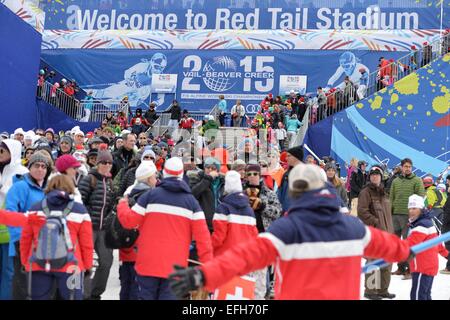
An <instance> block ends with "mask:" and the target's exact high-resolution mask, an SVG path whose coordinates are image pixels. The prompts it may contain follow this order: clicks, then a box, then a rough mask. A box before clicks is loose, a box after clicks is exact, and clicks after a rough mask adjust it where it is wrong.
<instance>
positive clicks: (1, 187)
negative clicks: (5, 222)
mask: <svg viewBox="0 0 450 320" xmlns="http://www.w3.org/2000/svg"><path fill="white" fill-rule="evenodd" d="M2 142H3V143H4V144H5V145H6V146H7V147H8V150H9V153H10V154H11V160H10V161H9V163H8V164H6V165H5V166H4V167H3V170H2V171H1V172H0V208H2V207H3V206H4V204H5V199H6V193H7V192H8V190H9V189H10V188H11V186H12V184H13V177H14V176H15V175H23V174H26V173H28V169H27V168H25V167H24V166H23V165H22V164H21V159H20V156H21V151H22V145H21V144H20V142H19V141H17V140H12V139H5V140H3V141H2ZM0 239H1V241H2V243H7V242H8V241H9V239H10V237H9V232H8V228H6V226H1V225H0Z"/></svg>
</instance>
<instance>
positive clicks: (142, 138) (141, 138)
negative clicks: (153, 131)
mask: <svg viewBox="0 0 450 320" xmlns="http://www.w3.org/2000/svg"><path fill="white" fill-rule="evenodd" d="M139 140H147V138H146V137H140V138H139Z"/></svg>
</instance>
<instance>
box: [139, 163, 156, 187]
mask: <svg viewBox="0 0 450 320" xmlns="http://www.w3.org/2000/svg"><path fill="white" fill-rule="evenodd" d="M156 171H157V170H156V166H155V164H154V163H153V161H142V162H141V164H140V165H139V167H138V168H137V169H136V180H138V181H139V182H145V181H146V180H147V179H148V178H150V177H151V176H152V175H154V174H155V173H156Z"/></svg>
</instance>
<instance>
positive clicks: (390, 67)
mask: <svg viewBox="0 0 450 320" xmlns="http://www.w3.org/2000/svg"><path fill="white" fill-rule="evenodd" d="M448 52H450V34H446V35H444V36H442V37H441V38H439V39H437V40H435V41H433V42H432V43H430V44H429V45H428V46H424V47H423V48H421V49H420V50H417V51H413V52H410V53H408V54H407V55H405V56H403V57H402V58H400V59H398V60H397V61H394V62H390V63H389V64H387V65H386V66H385V67H384V69H380V70H377V71H375V72H372V73H371V74H370V75H369V80H368V85H367V91H366V92H365V94H364V95H362V96H358V90H357V88H356V87H354V86H352V87H350V89H348V91H347V93H346V92H345V89H344V91H336V92H333V93H331V94H328V95H327V96H326V101H325V103H323V104H319V103H318V101H317V98H314V99H312V100H310V101H309V102H308V104H309V105H308V109H307V111H306V113H305V118H304V120H303V124H304V126H303V127H302V128H301V129H300V131H299V132H298V134H297V136H296V138H295V139H296V140H295V141H296V142H295V145H299V144H301V143H302V142H303V140H304V138H305V134H306V130H307V129H308V127H309V126H310V125H314V124H316V123H318V122H319V121H322V120H324V119H325V118H327V117H329V116H332V115H333V114H335V113H337V112H340V111H342V110H345V109H346V108H348V107H350V106H353V105H355V104H356V105H358V103H361V101H363V100H365V99H370V98H371V97H372V96H373V95H374V94H375V93H377V92H379V91H380V90H383V89H384V88H385V87H388V86H389V85H391V84H393V83H394V82H395V81H398V80H400V79H403V78H404V77H406V76H408V75H409V74H411V73H413V72H415V71H416V70H417V69H419V68H422V67H424V66H426V65H428V64H429V63H430V62H431V61H434V60H436V59H438V58H440V57H441V56H443V55H444V54H446V53H448ZM380 73H381V74H385V75H388V76H389V78H388V80H386V81H385V82H384V83H383V82H382V80H383V79H381V77H380Z"/></svg>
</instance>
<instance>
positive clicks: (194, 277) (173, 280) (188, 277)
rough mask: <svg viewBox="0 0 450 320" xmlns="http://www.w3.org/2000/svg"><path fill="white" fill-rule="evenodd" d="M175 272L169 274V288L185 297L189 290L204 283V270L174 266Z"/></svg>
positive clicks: (181, 297) (197, 287)
mask: <svg viewBox="0 0 450 320" xmlns="http://www.w3.org/2000/svg"><path fill="white" fill-rule="evenodd" d="M174 269H175V272H173V273H171V274H170V275H169V288H170V290H172V292H173V294H174V295H175V296H176V297H177V298H179V299H183V298H185V297H186V295H187V294H188V293H189V291H193V290H197V289H199V288H201V287H202V286H203V284H204V276H203V272H202V271H201V270H200V269H198V268H184V267H181V266H179V265H175V266H174Z"/></svg>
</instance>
